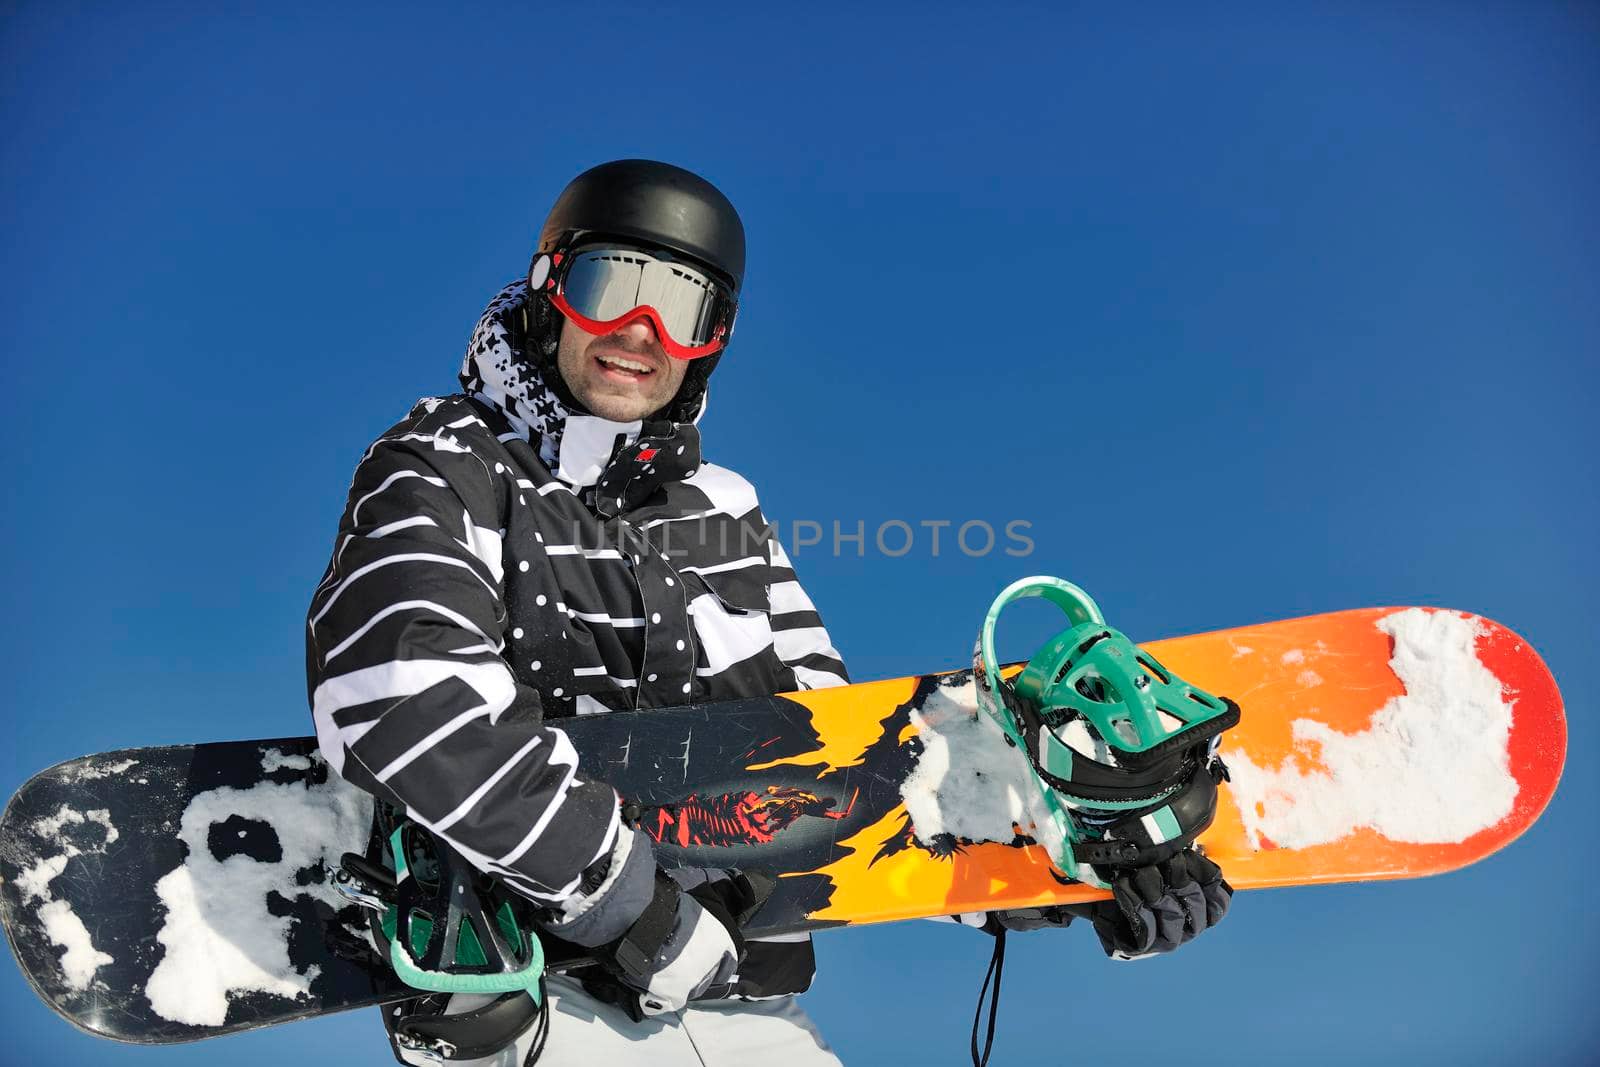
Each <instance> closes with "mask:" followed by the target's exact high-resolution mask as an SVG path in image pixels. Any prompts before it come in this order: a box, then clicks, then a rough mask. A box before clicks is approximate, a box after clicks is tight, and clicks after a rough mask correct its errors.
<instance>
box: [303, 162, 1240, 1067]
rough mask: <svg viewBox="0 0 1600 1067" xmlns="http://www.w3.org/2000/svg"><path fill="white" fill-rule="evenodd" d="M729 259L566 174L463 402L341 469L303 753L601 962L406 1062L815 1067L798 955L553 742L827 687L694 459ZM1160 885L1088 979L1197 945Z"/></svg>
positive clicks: (439, 999)
mask: <svg viewBox="0 0 1600 1067" xmlns="http://www.w3.org/2000/svg"><path fill="white" fill-rule="evenodd" d="M744 258H745V247H744V230H743V226H742V224H741V222H740V220H739V217H738V215H737V213H736V212H735V211H734V208H733V206H732V205H731V204H730V203H729V202H728V200H727V199H726V197H724V196H723V195H722V194H721V193H720V192H719V191H718V190H717V189H716V188H714V187H713V186H712V185H711V184H709V183H708V182H706V181H705V180H703V179H701V178H700V177H698V176H696V175H694V174H692V173H690V172H688V171H685V170H682V169H680V168H678V167H674V166H670V165H668V164H665V163H657V162H651V161H645V160H622V161H617V162H612V163H606V164H602V165H600V166H598V167H595V168H593V169H591V170H589V171H586V172H585V173H583V174H581V175H579V176H578V177H577V178H576V179H574V180H573V181H572V183H571V184H569V185H568V186H567V188H566V189H565V191H563V192H562V194H561V195H560V197H559V198H558V199H557V200H556V202H555V205H554V207H553V208H552V209H551V210H550V213H549V216H548V218H547V219H546V220H545V223H544V226H543V228H542V231H541V233H540V237H539V243H538V249H537V252H536V254H535V256H534V259H533V262H532V265H531V267H530V269H529V272H528V274H527V275H526V276H525V277H523V278H519V279H517V280H516V281H514V282H512V283H511V284H509V285H507V286H506V287H505V288H504V289H502V290H501V292H500V293H499V294H498V295H497V296H496V297H495V298H494V299H493V300H492V301H491V302H490V304H489V306H488V308H487V310H486V311H485V312H484V313H483V315H482V317H481V318H480V320H479V322H478V324H477V327H476V328H475V330H474V331H473V334H472V339H471V341H470V343H469V345H468V348H467V353H466V358H465V360H464V361H463V364H462V367H461V371H460V381H461V385H462V388H463V391H462V392H460V393H457V394H454V395H451V396H447V397H442V398H429V399H424V400H422V401H420V402H419V403H418V404H417V405H416V406H415V407H414V408H413V409H412V411H411V413H410V414H409V415H408V416H407V417H406V418H405V419H403V420H402V421H401V422H400V423H398V424H397V425H395V426H394V427H392V428H391V429H389V430H388V431H386V432H385V433H384V434H383V435H382V436H381V437H380V438H379V439H378V440H377V441H376V442H374V444H373V445H372V446H371V448H370V449H368V451H367V453H366V454H365V456H364V457H363V458H362V460H361V462H360V464H359V465H358V466H357V469H356V472H355V475H354V478H353V480H352V484H351V488H350V493H349V497H348V501H347V504H346V507H345V511H344V514H343V517H342V518H341V520H340V524H339V531H338V536H337V539H336V542H335V547H334V551H333V558H332V561H331V562H330V564H329V567H328V571H327V573H326V575H325V577H324V578H323V581H322V582H321V584H320V585H319V586H318V588H317V590H316V592H315V595H314V597H313V600H312V604H311V608H310V612H309V619H308V622H309V627H308V634H307V673H308V685H309V690H310V699H311V704H312V711H313V717H314V720H315V723H316V730H317V737H318V743H319V747H320V748H321V751H322V753H323V754H324V756H325V757H326V758H327V760H328V762H329V763H330V765H331V766H332V767H333V768H334V769H335V770H336V771H337V772H338V773H339V774H341V775H342V776H343V777H344V778H346V779H347V780H349V781H350V782H352V783H353V784H355V785H357V786H359V787H361V788H363V789H365V790H367V791H369V792H371V793H373V794H375V795H376V796H377V797H378V798H380V799H381V800H383V801H385V802H387V803H388V804H389V805H392V806H393V807H394V808H395V809H398V810H399V811H402V812H404V813H405V814H406V816H407V817H408V818H409V819H410V820H412V821H413V822H415V823H416V824H418V825H420V826H422V827H424V828H426V829H427V830H428V831H430V832H431V834H432V835H433V836H434V837H435V838H436V839H437V840H438V841H439V842H441V843H442V844H443V845H445V846H447V847H448V848H449V849H451V850H454V852H456V853H458V854H459V856H460V857H463V858H464V859H465V860H466V861H467V862H469V863H470V864H471V866H472V867H473V868H476V869H477V870H481V871H484V872H488V873H490V874H492V875H495V876H497V877H498V878H499V879H500V880H501V882H502V883H503V884H504V885H506V886H509V887H510V888H511V889H513V890H515V891H516V892H517V893H519V894H521V895H522V896H524V897H526V898H528V899H529V900H531V901H533V902H534V903H535V904H536V905H538V906H539V907H540V908H541V909H542V911H541V912H540V914H541V916H542V921H541V924H540V925H541V927H542V929H544V930H546V931H547V932H549V933H550V934H552V935H554V936H556V937H559V938H561V939H563V940H566V941H568V942H572V943H575V944H577V945H580V946H584V947H585V948H587V949H588V950H590V951H591V953H592V955H593V957H594V958H595V959H596V960H598V961H600V962H599V964H598V965H597V966H595V967H592V968H589V969H587V970H586V971H584V972H580V973H575V974H572V975H566V976H554V977H552V978H551V979H550V981H549V989H548V997H547V998H546V1003H547V1005H548V1007H547V1011H546V1014H545V1016H544V1021H545V1022H547V1023H548V1024H549V1025H548V1027H547V1028H546V1027H539V1026H535V1025H534V1023H535V1021H536V1017H535V1013H533V1012H531V1011H530V1010H529V1006H530V1005H531V1004H532V1003H533V1001H532V998H529V997H526V996H522V997H520V998H518V997H500V998H493V997H489V996H487V995H480V996H476V997H474V996H469V995H466V994H454V995H451V996H447V995H435V996H430V997H425V998H421V999H419V1000H417V1001H412V1002H408V1003H407V1004H405V1005H402V1006H400V1007H399V1008H398V1009H395V1008H391V1009H387V1010H386V1012H385V1024H386V1026H387V1027H388V1029H389V1032H390V1035H391V1039H392V1042H393V1045H394V1051H395V1054H396V1056H397V1057H398V1058H399V1059H400V1060H401V1061H402V1062H406V1063H427V1062H438V1060H439V1059H440V1058H441V1057H442V1058H445V1059H449V1060H451V1061H453V1062H482V1063H494V1064H507V1065H509V1064H515V1063H521V1062H523V1059H524V1058H525V1057H526V1056H527V1055H528V1053H529V1050H530V1047H531V1046H532V1045H533V1044H534V1042H535V1034H537V1033H540V1031H543V1030H545V1029H547V1031H548V1038H547V1040H548V1044H547V1045H546V1047H545V1052H546V1055H547V1062H554V1063H565V1062H577V1059H578V1057H579V1056H580V1055H581V1056H582V1058H583V1059H584V1061H586V1062H587V1061H592V1062H608V1058H609V1062H612V1063H616V1064H619V1065H621V1064H627V1063H635V1062H637V1063H643V1062H650V1063H652V1064H676V1063H683V1064H702V1063H705V1064H718V1063H724V1062H730V1061H731V1059H732V1057H733V1056H734V1054H735V1052H736V1051H737V1053H738V1057H739V1060H740V1062H741V1063H743V1062H745V1061H746V1060H747V1059H748V1058H749V1055H750V1053H751V1051H752V1050H757V1049H759V1050H761V1054H762V1055H765V1056H768V1057H770V1059H771V1061H772V1062H775V1063H784V1064H801V1065H804V1064H836V1063H837V1062H838V1060H837V1059H836V1057H835V1056H834V1055H833V1053H832V1052H831V1051H830V1050H829V1049H828V1047H827V1045H826V1044H825V1043H824V1042H823V1041H822V1039H821V1038H820V1037H819V1036H818V1035H817V1034H816V1031H815V1029H814V1028H813V1027H812V1026H811V1024H810V1022H809V1020H808V1019H807V1018H806V1016H805V1015H804V1014H803V1013H802V1012H801V1010H800V1009H799V1007H798V1006H797V1005H796V1004H795V1002H794V997H793V994H796V993H799V992H802V991H804V990H805V989H806V988H807V987H808V986H809V984H810V982H811V978H812V973H813V956H812V951H811V945H810V942H809V940H808V939H806V938H804V937H799V938H790V939H779V940H774V941H750V942H746V940H745V939H744V938H743V937H742V936H741V934H740V932H739V929H738V924H737V920H736V918H735V917H736V916H738V915H739V914H740V912H741V911H742V910H747V909H748V906H749V905H750V904H751V903H752V901H754V900H755V899H757V898H758V897H759V892H760V890H759V886H758V885H756V884H755V881H754V879H752V878H750V877H746V876H743V875H741V874H740V873H739V872H727V871H711V872H697V873H696V874H694V875H688V874H686V873H685V872H682V871H679V872H675V873H674V874H673V875H668V874H667V873H665V872H664V871H662V870H660V869H658V867H657V864H656V861H655V859H654V857H653V854H652V843H651V841H650V839H649V838H648V836H647V835H645V834H644V833H643V832H641V831H640V830H638V829H637V828H635V827H633V826H632V825H630V823H629V821H628V819H627V817H626V814H625V813H624V812H623V811H621V810H620V809H619V799H618V797H617V795H616V794H615V792H614V791H613V790H612V789H611V788H610V787H609V786H608V785H606V784H605V783H603V782H599V781H594V780H592V779H589V778H588V777H587V776H586V775H585V774H584V773H583V768H581V767H579V766H577V758H576V755H575V753H574V751H573V749H572V746H571V744H570V743H569V741H568V740H567V738H566V736H565V735H564V734H563V732H562V731H561V729H560V728H559V725H558V723H559V720H561V719H562V718H565V717H568V716H573V715H588V714H603V713H606V712H609V711H617V710H624V709H637V708H650V707H664V706H673V705H681V704H686V703H691V702H701V701H714V700H725V699H729V698H734V697H741V696H755V695H767V694H772V693H782V692H790V691H794V690H799V689H809V688H816V687H821V686H833V685H841V684H845V683H846V682H847V675H846V672H845V667H844V663H843V662H842V660H841V658H840V656H839V653H838V651H837V650H836V649H835V648H834V647H833V644H832V641H831V640H830V638H829V636H828V633H827V630H826V629H825V628H824V626H823V623H822V620H821V618H820V616H819V615H818V613H817V609H816V607H815V606H814V605H813V603H812V601H811V599H810V598H809V597H808V596H807V595H806V592H805V590H804V589H803V588H802V586H801V585H800V582H799V580H798V579H797V577H796V576H795V572H794V570H793V568H792V566H791V565H790V561H789V559H788V558H787V556H786V554H785V552H784V549H783V546H782V545H781V544H780V543H779V542H778V540H777V538H776V537H775V536H773V534H772V531H771V530H770V529H769V528H768V527H767V524H766V522H765V519H764V517H763V515H762V512H761V508H760V505H759V503H758V501H757V498H756V494H755V491H754V489H753V488H752V487H751V486H750V484H749V483H748V482H746V481H745V480H744V479H743V478H741V477H740V476H739V475H737V474H735V473H734V472H732V471H730V470H728V469H726V468H724V467H720V466H717V465H715V464H712V463H708V462H706V461H705V460H704V458H703V457H702V454H701V446H700V434H699V430H698V428H697V424H698V422H699V419H700V417H701V415H702V414H703V413H704V411H705V407H706V399H707V383H708V379H709V377H710V375H711V373H712V371H713V369H714V368H715V367H716V366H717V364H718V362H719V360H720V359H721V358H722V356H723V354H724V352H725V351H726V349H727V345H728V342H729V340H730V339H731V337H732V333H733V327H734V320H735V314H736V311H737V307H738V297H739V289H740V285H741V283H742V281H743V274H744ZM1190 858H1192V859H1194V860H1196V861H1198V862H1197V863H1195V864H1194V865H1193V869H1192V871H1191V868H1190V866H1189V865H1187V861H1188V860H1189V859H1190ZM1173 863H1174V864H1177V866H1178V867H1180V868H1181V869H1180V870H1176V871H1175V872H1174V871H1173V870H1167V871H1164V872H1161V873H1160V874H1156V873H1151V874H1147V875H1146V876H1144V878H1143V879H1142V881H1140V882H1139V883H1138V884H1134V883H1133V882H1132V881H1130V882H1129V884H1128V886H1127V887H1119V901H1120V902H1121V906H1120V907H1119V906H1115V905H1112V904H1111V903H1110V902H1108V903H1107V905H1105V906H1102V907H1100V908H1099V909H1098V910H1097V911H1094V913H1093V917H1094V919H1095V925H1096V928H1097V930H1098V931H1099V932H1100V933H1101V936H1102V940H1103V941H1104V942H1105V944H1106V948H1107V951H1108V952H1112V953H1113V954H1117V955H1122V956H1132V955H1140V954H1144V953H1148V952H1151V951H1163V950H1168V949H1171V948H1173V947H1176V946H1177V945H1178V944H1180V943H1182V942H1184V941H1186V940H1188V939H1189V938H1190V937H1192V936H1194V934H1195V933H1198V932H1199V931H1200V930H1202V929H1204V928H1205V927H1206V926H1207V925H1209V924H1211V923H1214V922H1215V921H1216V920H1217V919H1219V918H1220V917H1221V914H1222V913H1223V912H1224V911H1225V909H1226V904H1227V887H1226V883H1225V882H1222V881H1221V877H1220V874H1218V873H1217V872H1216V869H1215V867H1214V866H1209V865H1206V866H1202V865H1201V864H1203V863H1204V861H1203V859H1202V858H1200V857H1198V856H1193V855H1192V854H1187V853H1186V854H1185V855H1184V856H1180V857H1178V858H1177V859H1176V860H1174V861H1173ZM1164 866H1166V865H1164ZM1208 866H1209V869H1207V867H1208ZM1151 870H1152V871H1153V870H1154V869H1153V868H1152V869H1151ZM1168 875H1172V877H1170V878H1169V877H1166V876H1168ZM1141 909H1143V910H1141ZM969 921H972V922H981V923H984V924H986V925H987V928H989V929H990V930H991V931H994V930H998V929H1000V928H1002V927H1006V928H1018V927H1032V926H1037V925H1046V924H1049V925H1058V926H1059V925H1064V924H1065V923H1066V922H1068V921H1070V915H1069V914H1068V913H1067V912H1066V911H1064V910H1061V909H1050V910H1048V911H1047V912H1040V913H1034V914H1029V915H1015V914H1013V915H1006V916H1000V915H993V916H976V917H971V918H970V919H969ZM691 1002H692V1003H691ZM641 1039H646V1040H647V1042H648V1043H647V1044H646V1045H639V1044H638V1042H639V1041H640V1040H641ZM497 1047H498V1049H499V1051H493V1050H494V1049H495V1048H497ZM467 1049H472V1050H477V1052H485V1051H486V1054H484V1055H482V1057H481V1058H479V1059H471V1058H469V1057H465V1056H463V1055H462V1052H463V1050H467ZM646 1049H647V1050H648V1051H646ZM580 1050H581V1052H580ZM646 1056H648V1061H647V1060H646V1058H645V1057H646Z"/></svg>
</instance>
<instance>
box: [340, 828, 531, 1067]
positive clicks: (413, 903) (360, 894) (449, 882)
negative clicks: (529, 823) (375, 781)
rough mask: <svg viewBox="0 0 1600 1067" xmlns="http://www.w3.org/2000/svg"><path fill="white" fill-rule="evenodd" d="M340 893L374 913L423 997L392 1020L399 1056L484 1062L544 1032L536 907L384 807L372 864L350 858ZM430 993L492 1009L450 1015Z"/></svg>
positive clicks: (389, 950)
mask: <svg viewBox="0 0 1600 1067" xmlns="http://www.w3.org/2000/svg"><path fill="white" fill-rule="evenodd" d="M335 885H336V886H337V888H338V889H339V890H340V892H341V893H343V894H344V895H345V896H346V897H347V898H349V899H351V900H353V901H355V902H356V903H358V904H361V905H363V906H365V907H367V908H369V909H371V911H370V918H369V932H370V933H371V935H372V940H373V942H374V944H375V945H376V946H377V947H378V949H379V951H380V952H382V953H383V955H384V957H385V958H386V959H387V960H388V962H389V965H390V966H391V967H393V968H394V971H395V974H396V975H397V976H398V977H399V978H400V980H401V981H403V982H404V983H405V984H406V985H408V986H410V987H411V988H413V989H415V990H417V991H418V993H419V999H418V1000H414V1001H408V1002H406V1006H407V1009H408V1010H406V1011H404V1012H403V1013H402V1014H400V1015H399V1016H398V1017H397V1018H395V1019H394V1020H393V1030H392V1036H393V1038H394V1041H395V1044H396V1045H397V1046H398V1047H400V1048H403V1049H406V1050H409V1051H415V1052H420V1053H422V1054H423V1055H424V1056H426V1057H427V1058H428V1059H430V1060H433V1061H436V1062H441V1063H443V1062H449V1061H451V1060H466V1059H475V1058H478V1057H481V1056H487V1055H490V1054H492V1053H493V1052H495V1051H496V1050H498V1049H501V1048H504V1047H506V1046H507V1045H509V1044H510V1043H511V1042H513V1041H515V1040H516V1039H517V1038H518V1037H520V1036H521V1035H522V1034H523V1033H524V1032H525V1031H526V1030H527V1029H528V1028H529V1027H531V1026H533V1025H535V1023H538V1024H540V1025H544V1024H545V1013H544V1011H543V1006H544V972H545V957H544V950H543V946H542V945H541V944H540V942H539V938H538V937H537V936H536V935H535V934H534V933H533V929H534V925H533V914H532V912H533V908H534V905H533V904H532V902H530V901H528V900H527V899H526V898H524V897H522V896H521V895H519V894H517V893H515V892H513V891H511V890H509V889H507V888H506V887H505V886H503V885H501V884H500V883H499V882H498V881H496V880H495V879H493V878H490V877H488V876H486V875H484V874H482V873H481V872H479V871H478V870H477V869H476V868H474V867H472V866H471V865H470V864H469V863H467V861H466V860H465V859H463V858H462V857H460V856H459V855H457V854H456V853H455V852H454V851H453V850H451V849H450V848H449V847H447V846H445V845H444V844H442V843H441V842H439V841H438V840H437V839H436V838H434V836H433V835H432V834H430V833H428V832H427V831H426V830H424V829H423V828H422V827H420V826H418V825H417V824H416V823H414V822H411V821H410V820H408V819H403V818H397V817H395V815H394V814H393V813H392V812H391V811H389V810H387V805H384V804H379V805H378V812H377V816H376V821H375V826H374V828H373V842H372V845H371V846H369V850H368V855H367V856H359V855H356V854H355V853H346V854H345V856H344V857H343V860H342V865H341V869H340V870H339V871H337V872H335ZM424 994H480V995H482V997H481V999H483V1000H484V1001H485V1003H484V1004H483V1005H482V1006H480V1007H477V1008H474V1009H473V1010H470V1011H466V1012H456V1013H452V1014H449V1015H446V1014H444V1008H445V1005H446V1003H447V1002H448V1000H449V998H448V997H444V996H424ZM541 1036H542V1035H541ZM540 1039H541V1038H538V1037H536V1039H535V1044H536V1045H537V1044H538V1043H539V1041H540Z"/></svg>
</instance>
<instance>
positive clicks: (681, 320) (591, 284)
mask: <svg viewBox="0 0 1600 1067" xmlns="http://www.w3.org/2000/svg"><path fill="white" fill-rule="evenodd" d="M528 288H529V290H530V291H531V292H539V291H541V290H542V291H543V292H544V293H545V294H546V295H547V296H549V298H550V303H551V304H553V305H555V308H556V310H558V311H560V312H561V314H563V315H565V316H566V317H567V318H569V319H571V320H572V321H573V322H575V323H577V324H578V326H580V327H581V328H583V329H584V330H587V331H588V332H589V333H592V334H595V335H597V336H598V335H601V334H607V333H610V332H611V331H612V330H615V329H618V328H619V327H621V326H624V325H626V324H627V323H630V322H633V321H634V320H636V319H640V318H645V319H649V320H650V323H651V325H653V326H654V327H655V331H656V338H657V339H658V340H659V341H660V342H661V347H662V348H663V349H665V350H666V353H667V355H669V356H672V357H673V358H674V359H698V358H699V357H701V356H709V355H712V354H713V353H715V352H720V351H721V350H722V348H723V347H724V346H725V345H726V344H727V343H728V339H729V338H730V337H732V336H733V319H734V315H735V313H736V312H737V310H738V302H737V300H736V299H735V298H734V295H733V291H732V290H731V289H730V288H728V286H727V285H726V284H724V283H723V282H720V281H718V280H717V279H715V278H712V277H711V276H710V275H708V274H706V273H704V272H703V271H700V270H697V269H696V268H694V267H692V266H689V265H688V264H687V263H684V262H682V261H681V260H676V259H670V258H668V257H666V256H665V255H663V254H661V253H655V252H642V251H639V250H637V249H632V248H622V247H617V246H590V247H587V248H579V249H575V250H560V251H556V252H541V253H540V254H539V255H538V256H537V257H535V259H534V261H533V265H532V266H531V267H530V268H529V269H528Z"/></svg>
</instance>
